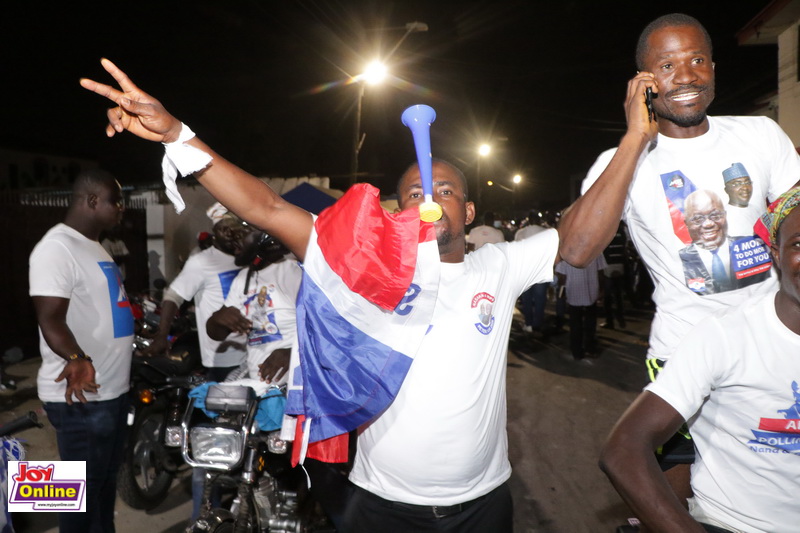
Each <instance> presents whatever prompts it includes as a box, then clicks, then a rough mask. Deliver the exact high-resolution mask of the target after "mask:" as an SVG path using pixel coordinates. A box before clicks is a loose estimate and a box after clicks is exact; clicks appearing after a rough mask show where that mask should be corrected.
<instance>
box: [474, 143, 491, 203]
mask: <svg viewBox="0 0 800 533" xmlns="http://www.w3.org/2000/svg"><path fill="white" fill-rule="evenodd" d="M491 153H492V147H491V146H490V145H488V144H486V143H483V144H481V145H480V146H478V179H477V187H476V191H475V200H476V201H477V203H478V208H479V209H483V206H482V205H481V183H482V182H483V176H482V175H481V161H482V160H483V158H485V157H489V154H491ZM490 186H491V185H490Z"/></svg>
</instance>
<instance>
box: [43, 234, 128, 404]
mask: <svg viewBox="0 0 800 533" xmlns="http://www.w3.org/2000/svg"><path fill="white" fill-rule="evenodd" d="M29 281H30V295H31V296H52V297H57V298H67V299H69V307H68V309H67V325H68V326H69V328H70V330H71V331H72V332H73V334H74V335H75V338H76V339H77V340H78V344H79V345H80V347H81V349H83V350H84V352H85V353H86V354H87V355H89V356H90V357H91V358H92V360H93V365H94V369H95V380H96V382H97V383H98V384H99V385H100V388H99V389H98V391H97V393H85V396H86V399H87V400H89V401H105V400H113V399H115V398H117V397H119V396H121V395H122V394H125V393H126V392H128V389H129V382H130V367H131V354H132V352H133V313H132V312H131V306H130V302H129V300H128V295H127V294H126V292H125V288H124V286H123V284H122V276H121V274H120V272H119V268H117V265H116V264H115V263H114V261H113V260H112V259H111V256H110V255H108V252H106V250H105V249H104V248H103V247H102V246H101V245H100V243H99V242H97V241H93V240H91V239H88V238H86V237H85V236H84V235H83V234H81V233H80V232H78V231H76V230H75V229H73V228H71V227H69V226H67V225H66V224H57V225H55V226H53V227H52V228H51V229H50V230H49V231H48V232H47V233H46V234H45V236H44V237H42V240H41V241H39V243H38V244H37V245H36V246H35V247H34V249H33V252H32V253H31V256H30V270H29ZM39 338H40V342H39V351H40V353H41V355H42V366H41V368H40V369H39V375H38V377H37V380H36V386H37V389H38V393H39V398H40V399H41V400H42V401H43V402H64V401H66V400H65V398H64V395H65V394H66V390H67V382H66V380H64V381H61V382H59V383H56V382H55V379H56V378H57V377H58V376H59V374H61V372H62V371H63V370H64V366H66V364H67V363H66V361H65V360H64V359H63V358H61V357H60V356H58V355H57V354H56V353H55V352H53V350H52V349H51V348H50V346H49V345H48V344H47V342H45V340H44V337H43V336H42V335H41V330H40V332H39Z"/></svg>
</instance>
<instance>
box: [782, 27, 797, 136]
mask: <svg viewBox="0 0 800 533" xmlns="http://www.w3.org/2000/svg"><path fill="white" fill-rule="evenodd" d="M798 24H800V20H798V21H796V22H795V23H794V24H790V25H789V27H788V28H787V29H786V30H784V31H783V33H781V34H780V35H779V36H778V124H780V125H781V127H782V128H783V130H784V131H785V132H786V133H787V134H788V135H789V137H790V138H791V139H792V142H793V143H794V145H795V146H800V83H798V81H797V61H798V50H797V40H798Z"/></svg>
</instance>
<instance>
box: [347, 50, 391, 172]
mask: <svg viewBox="0 0 800 533" xmlns="http://www.w3.org/2000/svg"><path fill="white" fill-rule="evenodd" d="M388 72H389V69H388V68H387V67H386V64H384V63H383V62H382V61H380V60H377V59H376V60H375V61H373V62H372V63H370V64H369V65H367V67H366V68H365V69H364V72H363V73H362V74H360V75H358V76H356V77H355V78H354V79H355V80H356V83H358V99H357V100H356V125H355V130H354V132H353V160H352V162H351V165H350V170H351V178H350V185H351V186H352V185H355V184H356V181H358V153H359V152H360V151H361V145H362V144H364V138H365V137H366V136H367V134H366V133H364V134H362V133H361V102H362V100H363V99H364V88H365V87H366V86H367V85H378V84H380V83H381V82H382V81H383V80H384V79H386V75H387V74H388Z"/></svg>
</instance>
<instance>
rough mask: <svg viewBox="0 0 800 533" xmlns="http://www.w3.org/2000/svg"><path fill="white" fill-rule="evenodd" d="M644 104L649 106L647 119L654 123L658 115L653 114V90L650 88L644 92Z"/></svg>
mask: <svg viewBox="0 0 800 533" xmlns="http://www.w3.org/2000/svg"><path fill="white" fill-rule="evenodd" d="M644 103H645V104H646V105H647V117H648V118H649V119H650V122H653V119H654V118H655V116H656V115H655V113H654V112H653V89H651V88H650V87H648V88H647V89H645V91H644Z"/></svg>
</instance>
